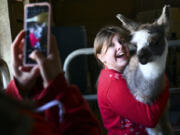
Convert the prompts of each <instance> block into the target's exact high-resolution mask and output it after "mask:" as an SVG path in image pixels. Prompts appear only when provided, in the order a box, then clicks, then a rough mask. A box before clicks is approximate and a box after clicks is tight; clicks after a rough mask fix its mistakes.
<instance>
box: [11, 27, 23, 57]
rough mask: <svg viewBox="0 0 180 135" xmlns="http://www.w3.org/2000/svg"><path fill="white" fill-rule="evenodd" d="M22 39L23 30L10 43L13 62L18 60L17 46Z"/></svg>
mask: <svg viewBox="0 0 180 135" xmlns="http://www.w3.org/2000/svg"><path fill="white" fill-rule="evenodd" d="M23 38H24V30H22V31H21V32H20V33H19V34H18V35H17V37H16V38H15V40H14V42H13V43H12V55H13V60H17V59H18V51H19V45H20V44H21V40H22V39H23Z"/></svg>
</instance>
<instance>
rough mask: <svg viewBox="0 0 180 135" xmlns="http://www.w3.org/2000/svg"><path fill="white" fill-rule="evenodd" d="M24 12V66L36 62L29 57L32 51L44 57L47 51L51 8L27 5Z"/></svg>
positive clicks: (45, 5) (43, 4)
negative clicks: (38, 52) (36, 51)
mask: <svg viewBox="0 0 180 135" xmlns="http://www.w3.org/2000/svg"><path fill="white" fill-rule="evenodd" d="M24 10H25V11H24V13H25V15H24V29H25V45H24V65H34V64H36V62H35V61H34V60H32V59H31V58H30V57H29V55H30V54H31V53H32V51H34V50H38V51H40V52H41V53H42V54H44V55H45V56H47V53H48V51H49V42H50V41H49V40H50V39H49V36H50V13H51V7H50V4H48V3H46V2H43V3H34V4H27V5H25V8H24Z"/></svg>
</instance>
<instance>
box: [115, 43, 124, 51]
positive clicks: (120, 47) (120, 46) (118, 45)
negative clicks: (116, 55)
mask: <svg viewBox="0 0 180 135" xmlns="http://www.w3.org/2000/svg"><path fill="white" fill-rule="evenodd" d="M122 48H123V45H121V44H120V43H119V42H118V43H117V44H116V49H117V50H121V49H122Z"/></svg>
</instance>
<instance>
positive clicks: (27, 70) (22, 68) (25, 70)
mask: <svg viewBox="0 0 180 135" xmlns="http://www.w3.org/2000/svg"><path fill="white" fill-rule="evenodd" d="M18 69H19V71H22V72H30V71H31V69H32V67H30V66H28V67H25V66H19V68H18Z"/></svg>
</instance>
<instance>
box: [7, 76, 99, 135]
mask: <svg viewBox="0 0 180 135" xmlns="http://www.w3.org/2000/svg"><path fill="white" fill-rule="evenodd" d="M40 84H41V83H38V84H37V85H36V86H37V87H36V88H35V89H34V90H32V91H31V93H30V94H29V97H31V98H32V99H33V100H34V101H35V103H36V104H37V105H38V106H40V105H44V104H45V103H47V102H49V101H51V100H54V99H56V100H58V101H60V102H61V103H62V104H63V108H64V112H65V113H64V114H63V118H62V122H61V123H60V122H59V110H58V107H57V106H55V107H52V108H50V109H48V110H46V111H45V112H43V113H31V112H28V114H29V115H30V116H31V117H32V118H34V119H35V123H34V127H33V129H32V132H31V135H46V134H47V135H57V134H58V135H99V134H100V127H99V123H98V121H97V120H96V118H95V117H94V115H93V113H92V112H91V110H90V108H89V105H88V103H87V101H85V100H84V99H83V97H82V96H81V94H80V91H79V89H77V87H75V86H70V85H68V84H67V83H66V81H65V78H64V75H63V74H60V75H59V76H58V77H57V78H56V79H55V80H53V81H52V82H50V83H49V85H48V87H47V88H46V89H42V85H40ZM6 93H7V94H8V95H10V96H12V97H14V98H16V99H18V100H21V101H22V100H23V97H22V96H21V95H20V93H19V90H18V88H17V86H16V83H15V81H14V80H13V81H11V82H10V83H9V85H8V88H7V90H6ZM49 127H52V128H51V129H49Z"/></svg>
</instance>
